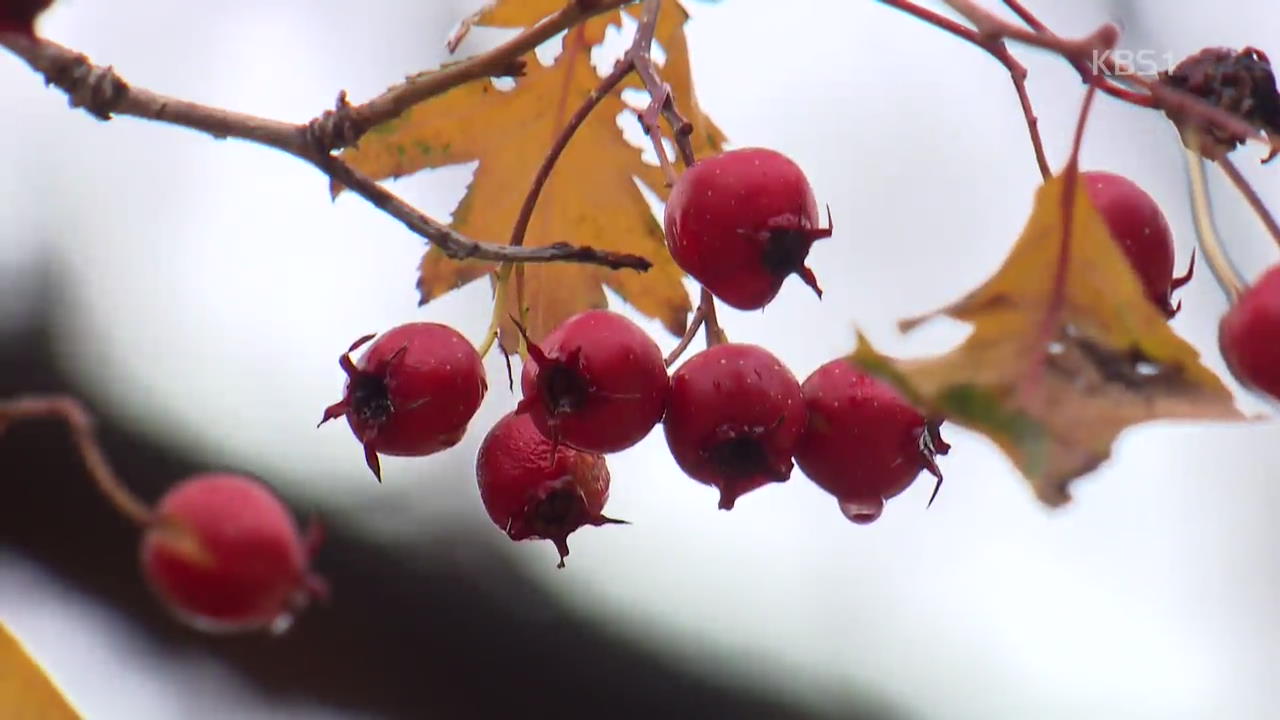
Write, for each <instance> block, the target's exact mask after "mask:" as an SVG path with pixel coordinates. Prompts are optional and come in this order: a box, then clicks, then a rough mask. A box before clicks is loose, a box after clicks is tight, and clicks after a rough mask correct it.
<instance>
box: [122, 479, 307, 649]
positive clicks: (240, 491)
mask: <svg viewBox="0 0 1280 720" xmlns="http://www.w3.org/2000/svg"><path fill="white" fill-rule="evenodd" d="M318 544H319V534H318V530H317V529H316V526H313V528H312V530H310V531H309V532H308V537H307V538H304V537H303V536H302V535H301V534H300V533H299V531H298V526H297V524H296V523H295V522H294V520H293V516H292V515H291V514H290V513H289V510H288V509H287V508H286V507H285V506H284V504H282V503H281V502H280V500H279V499H277V498H276V496H275V494H273V493H272V492H271V490H269V489H268V488H267V487H266V486H265V485H263V484H262V483H260V482H258V481H256V480H253V479H250V478H248V477H245V476H242V475H233V474H230V473H206V474H201V475H194V476H191V477H189V478H187V479H185V480H183V481H182V482H180V483H178V484H177V485H175V486H174V487H173V488H172V489H171V490H169V492H167V493H166V494H165V495H164V497H163V498H161V500H160V503H159V505H158V506H157V507H156V520H155V522H154V523H153V524H152V525H151V526H149V527H148V528H147V530H146V532H145V533H144V534H143V538H142V547H141V553H140V557H141V563H142V573H143V575H144V576H145V577H146V579H147V583H148V584H149V585H150V586H151V589H152V590H153V591H154V592H155V593H156V595H158V596H159V597H160V599H161V600H163V601H164V603H165V604H166V605H168V606H169V608H170V609H172V610H173V611H174V613H175V614H176V615H177V616H178V617H179V618H181V619H182V620H184V621H185V622H187V623H188V624H190V625H192V626H194V627H195V628H197V629H199V630H204V631H208V632H235V631H250V630H261V629H266V630H269V631H271V632H282V631H283V630H285V629H286V628H287V627H288V626H289V624H290V623H291V622H292V620H293V618H294V616H295V615H296V614H297V613H298V612H300V611H302V610H303V609H304V608H306V606H307V605H308V604H309V603H310V601H311V600H312V599H313V598H316V597H321V598H323V597H325V596H327V594H328V590H327V586H326V585H325V583H324V581H323V580H322V579H321V578H319V577H318V576H316V575H314V574H312V572H311V570H310V563H311V555H312V553H313V552H314V551H315V549H316V546H317V545H318Z"/></svg>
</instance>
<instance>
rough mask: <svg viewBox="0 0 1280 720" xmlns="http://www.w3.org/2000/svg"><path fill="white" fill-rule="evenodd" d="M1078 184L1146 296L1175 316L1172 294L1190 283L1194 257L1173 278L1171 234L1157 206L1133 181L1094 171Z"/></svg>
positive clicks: (1179, 307)
mask: <svg viewBox="0 0 1280 720" xmlns="http://www.w3.org/2000/svg"><path fill="white" fill-rule="evenodd" d="M1080 182H1081V183H1082V184H1083V185H1084V189H1085V191H1086V192H1087V193H1088V194H1089V199H1090V200H1091V201H1092V202H1093V205H1094V207H1096V208H1097V209H1098V212H1099V213H1100V214H1101V215H1102V219H1103V221H1104V222H1105V223H1106V225H1107V230H1109V231H1110V232H1111V236H1112V237H1113V238H1115V241H1116V242H1117V243H1118V244H1119V245H1120V249H1121V250H1124V254H1125V257H1127V258H1129V264H1130V265H1131V266H1132V267H1133V269H1134V272H1136V273H1137V274H1138V277H1139V278H1141V280H1142V286H1143V289H1145V290H1146V292H1147V297H1148V298H1149V299H1150V300H1151V302H1152V303H1155V306H1156V307H1158V308H1160V310H1161V311H1163V312H1164V314H1165V315H1166V316H1167V317H1173V316H1174V315H1176V314H1177V313H1178V310H1180V309H1181V308H1182V303H1178V304H1177V305H1176V306H1175V305H1173V302H1172V295H1173V291H1174V290H1177V289H1178V288H1180V287H1182V286H1183V285H1186V284H1187V283H1188V282H1190V281H1191V274H1192V272H1193V271H1194V269H1195V256H1194V255H1193V256H1192V258H1191V264H1190V265H1189V266H1188V267H1187V272H1186V274H1184V275H1182V276H1181V277H1177V278H1175V277H1173V260H1174V247H1173V232H1172V231H1171V230H1169V223H1168V222H1167V221H1166V220H1165V218H1164V213H1162V212H1160V206H1159V205H1156V201H1155V200H1153V199H1152V198H1151V196H1150V195H1148V194H1147V193H1146V192H1145V191H1143V189H1142V188H1140V187H1138V186H1137V185H1136V184H1134V183H1133V181H1131V180H1129V179H1128V178H1125V177H1121V176H1120V175H1116V174H1113V173H1109V172H1100V171H1096V170H1095V171H1092V172H1083V173H1080Z"/></svg>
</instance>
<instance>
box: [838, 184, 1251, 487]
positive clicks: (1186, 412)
mask: <svg viewBox="0 0 1280 720" xmlns="http://www.w3.org/2000/svg"><path fill="white" fill-rule="evenodd" d="M1074 184H1075V188H1074V191H1073V192H1072V197H1073V202H1072V205H1071V207H1072V208H1073V210H1072V214H1071V217H1070V219H1071V222H1070V223H1069V224H1068V223H1066V222H1065V220H1066V217H1065V211H1064V208H1065V207H1066V203H1064V202H1063V199H1064V195H1066V189H1065V186H1066V182H1065V181H1064V179H1063V178H1062V177H1055V178H1052V179H1051V180H1049V181H1048V182H1047V183H1046V184H1045V185H1044V186H1043V187H1042V188H1041V189H1040V191H1039V193H1038V195H1037V197H1036V202H1035V208H1034V210H1033V212H1032V215H1031V219H1030V221H1029V222H1028V223H1027V226H1026V229H1025V230H1024V231H1023V233H1022V237H1021V238H1020V239H1019V240H1018V242H1017V244H1016V245H1015V246H1014V248H1013V251H1012V253H1011V254H1010V255H1009V257H1008V259H1007V260H1006V261H1005V264H1004V266H1003V267H1002V268H1001V269H1000V271H999V272H997V273H996V275H995V276H994V277H992V278H991V279H990V280H988V281H987V282H986V284H984V285H983V286H982V287H980V288H978V289H977V290H975V291H974V292H972V293H970V294H969V295H968V296H967V297H965V298H964V299H962V300H960V301H959V302H957V303H956V304H954V305H951V306H950V307H947V308H943V309H942V310H939V311H938V312H936V313H933V314H931V315H929V316H926V317H925V318H918V319H915V320H909V321H906V322H904V323H903V327H904V329H910V328H911V327H914V326H915V325H916V324H918V323H919V322H922V321H923V320H925V319H928V318H930V317H934V316H937V315H947V316H950V317H953V318H955V319H957V320H961V321H965V322H968V323H971V324H972V326H973V328H972V332H971V334H970V335H969V337H968V338H967V339H966V340H965V341H964V342H963V343H962V344H961V345H960V346H959V347H957V348H955V349H954V350H952V351H951V352H949V353H947V354H945V355H941V356H937V357H930V358H923V359H914V360H904V359H896V358H890V357H886V356H884V355H881V354H880V353H879V352H877V351H876V350H875V349H874V348H873V347H872V346H871V344H870V343H868V342H867V341H866V340H865V338H861V337H860V338H859V346H858V349H857V351H856V352H855V353H854V354H853V357H852V359H853V361H854V362H855V363H857V364H859V365H862V366H863V367H865V368H866V369H867V370H869V371H871V372H873V373H876V374H879V375H882V376H884V377H885V378H887V379H889V380H890V381H892V382H893V383H894V384H896V385H897V386H898V387H899V389H901V390H902V391H903V392H904V393H905V394H906V395H907V396H908V397H910V398H911V399H912V400H913V402H915V403H917V404H918V405H919V406H920V407H921V408H923V409H926V410H928V411H930V412H932V413H935V414H937V415H939V416H944V417H946V418H948V419H949V420H951V421H954V422H956V423H958V424H960V425H964V426H966V427H969V428H972V429H974V430H977V431H979V432H981V433H984V434H985V435H987V436H988V437H990V438H991V439H992V440H993V441H995V443H996V444H997V445H999V446H1000V448H1001V449H1003V450H1004V451H1005V453H1007V454H1008V455H1009V457H1010V458H1011V459H1012V460H1013V462H1014V463H1015V464H1016V465H1017V466H1018V469H1019V470H1021V471H1022V473H1023V474H1024V475H1025V476H1026V477H1027V479H1028V480H1029V481H1030V482H1031V485H1032V487H1033V488H1034V490H1035V492H1036V495H1037V496H1038V497H1039V498H1040V500H1042V501H1043V502H1045V503H1047V504H1049V505H1060V504H1062V503H1065V502H1067V501H1068V500H1069V499H1070V493H1069V485H1070V483H1071V481H1072V480H1073V479H1074V478H1076V477H1079V476H1080V475H1083V474H1085V473H1087V472H1089V471H1090V470H1092V469H1094V468H1095V467H1097V466H1098V465H1099V464H1100V463H1102V462H1103V461H1104V460H1106V459H1107V458H1108V457H1109V456H1110V454H1111V445H1112V443H1113V442H1114V441H1115V438H1116V436H1117V435H1118V434H1119V433H1120V432H1121V431H1122V430H1124V429H1125V428H1127V427H1129V426H1131V425H1134V424H1137V423H1141V422H1146V421H1148V420H1158V419H1163V418H1180V419H1204V420H1227V419H1239V418H1240V417H1241V416H1240V414H1239V412H1238V411H1237V410H1236V408H1235V405H1234V401H1233V398H1232V396H1231V393H1230V391H1228V390H1227V388H1226V387H1225V386H1224V385H1223V384H1222V382H1221V381H1220V380H1219V379H1218V378H1217V376H1215V375H1214V374H1213V373H1212V372H1211V371H1210V370H1209V369H1208V368H1206V367H1204V366H1203V365H1202V364H1201V363H1200V361H1199V356H1198V354H1197V353H1196V350H1195V349H1194V348H1193V347H1192V346H1191V345H1190V344H1188V343H1187V342H1185V341H1184V340H1182V339H1181V338H1179V337H1178V336H1177V335H1176V334H1174V332H1173V330H1172V329H1170V327H1169V325H1168V323H1167V322H1166V321H1165V317H1164V315H1163V314H1162V313H1161V312H1160V311H1159V310H1158V309H1157V308H1156V307H1155V305H1153V304H1152V303H1151V302H1150V301H1148V300H1147V298H1146V296H1145V294H1144V291H1143V288H1142V284H1141V282H1140V280H1139V279H1138V277H1137V275H1136V274H1135V273H1134V271H1133V269H1132V268H1131V266H1130V265H1129V263H1128V261H1127V260H1126V259H1125V257H1124V254H1123V252H1122V251H1121V250H1120V248H1119V247H1118V246H1117V244H1116V242H1115V241H1114V240H1113V239H1112V238H1111V236H1110V235H1109V234H1108V231H1107V228H1106V225H1105V224H1104V223H1103V220H1102V217H1101V216H1100V215H1099V214H1098V211H1097V210H1096V209H1095V208H1094V207H1093V205H1092V203H1091V202H1090V200H1089V198H1088V195H1087V193H1086V192H1085V191H1084V190H1083V188H1082V187H1081V186H1080V183H1079V182H1078V180H1077V182H1075V183H1074ZM1067 227H1069V228H1070V230H1069V233H1067V232H1064V228H1067ZM1064 239H1065V242H1064ZM1059 271H1062V272H1061V274H1060V272H1059ZM1055 287H1058V288H1060V291H1057V292H1055Z"/></svg>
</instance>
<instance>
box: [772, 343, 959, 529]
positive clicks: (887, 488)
mask: <svg viewBox="0 0 1280 720" xmlns="http://www.w3.org/2000/svg"><path fill="white" fill-rule="evenodd" d="M802 390H803V392H804V401H805V407H806V408H807V409H808V411H809V422H808V425H807V427H806V428H805V432H804V435H803V437H801V439H800V445H799V447H797V448H796V453H795V458H796V463H797V464H799V465H800V470H801V471H803V472H804V474H805V475H807V476H809V479H810V480H812V481H813V482H814V483H816V484H817V485H818V486H819V487H821V488H822V489H823V490H826V491H827V492H829V493H831V494H832V495H834V496H835V497H836V499H837V500H839V502H840V510H841V512H843V513H844V514H845V517H847V518H849V519H850V520H852V521H853V522H856V523H860V524H866V523H869V522H872V521H874V520H875V519H876V518H878V517H880V512H881V511H882V510H883V509H884V502H885V501H886V500H888V499H889V498H891V497H893V496H895V495H898V494H899V493H901V492H902V491H903V490H906V489H907V488H908V487H910V486H911V483H912V482H913V481H914V480H915V479H916V476H917V475H919V474H920V471H921V470H928V471H929V472H930V473H931V474H933V475H934V476H935V477H936V478H938V485H937V486H935V487H934V490H933V493H934V495H935V496H936V495H937V494H938V487H941V485H942V473H941V472H939V471H938V466H937V464H936V463H935V462H934V459H933V458H934V455H935V454H940V455H945V454H946V453H947V451H948V450H950V449H951V447H950V446H949V445H947V444H946V443H945V442H943V441H942V438H941V437H940V436H939V435H938V424H937V423H933V422H929V421H928V420H927V419H926V418H925V417H924V416H923V415H921V414H920V413H919V412H917V411H916V410H915V408H913V407H911V406H910V405H908V404H907V403H906V402H905V401H904V400H903V399H902V398H901V397H900V396H899V395H898V393H897V392H896V391H895V390H894V389H893V388H892V387H891V386H889V385H888V384H887V383H885V382H884V381H882V380H879V379H878V378H875V377H872V376H870V375H867V374H865V373H863V372H861V371H859V370H858V369H856V368H855V367H854V366H852V365H850V364H849V362H848V361H846V360H842V359H837V360H832V361H831V362H829V363H827V364H826V365H823V366H822V367H820V368H818V369H817V370H815V371H814V372H813V374H812V375H810V376H809V378H808V379H807V380H805V381H804V385H803V386H802ZM929 502H930V503H932V502H933V498H930V499H929Z"/></svg>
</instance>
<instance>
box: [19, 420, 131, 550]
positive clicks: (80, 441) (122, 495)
mask: <svg viewBox="0 0 1280 720" xmlns="http://www.w3.org/2000/svg"><path fill="white" fill-rule="evenodd" d="M29 420H61V421H63V422H65V423H66V424H67V427H68V428H69V429H70V431H71V439H72V440H73V441H74V442H75V444H76V449H77V450H78V451H79V453H80V458H81V459H82V460H83V462H84V466H85V468H86V469H87V470H88V471H89V477H90V478H91V479H92V480H93V483H94V485H95V486H96V487H97V488H98V491H99V492H101V493H102V495H103V497H105V498H106V499H107V500H108V501H109V502H110V503H111V505H112V506H113V507H115V509H116V510H118V511H120V514H121V515H124V516H125V517H127V518H129V520H131V521H133V522H134V523H135V524H137V525H138V526H139V527H146V526H148V525H151V524H152V523H153V521H154V519H155V513H153V512H152V510H151V507H150V506H149V505H147V503H145V502H143V500H142V499H141V498H139V497H138V496H137V495H134V494H133V492H132V491H131V490H129V488H128V486H126V485H125V484H124V481H122V480H121V479H120V476H119V475H117V474H116V472H115V470H114V469H113V468H112V467H111V462H110V461H109V460H108V459H107V454H106V453H105V452H104V451H103V449H102V446H101V445H100V444H99V443H98V438H97V434H96V433H95V432H94V427H93V425H94V423H93V416H92V415H91V414H90V413H89V411H88V410H87V409H86V408H85V407H84V405H83V404H81V403H80V401H79V400H76V399H75V398H73V397H71V396H69V395H26V396H19V397H17V398H13V399H10V400H3V401H0V435H3V434H4V430H5V428H6V426H8V425H9V424H11V423H13V422H19V421H29Z"/></svg>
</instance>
